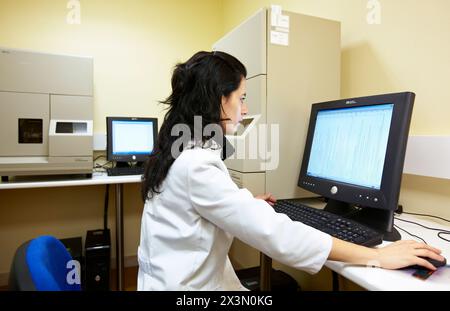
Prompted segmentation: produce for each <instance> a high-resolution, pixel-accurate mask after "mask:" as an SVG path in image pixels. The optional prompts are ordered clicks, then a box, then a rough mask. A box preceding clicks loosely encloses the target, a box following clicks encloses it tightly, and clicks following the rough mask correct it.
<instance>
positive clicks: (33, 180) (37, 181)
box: [0, 172, 141, 190]
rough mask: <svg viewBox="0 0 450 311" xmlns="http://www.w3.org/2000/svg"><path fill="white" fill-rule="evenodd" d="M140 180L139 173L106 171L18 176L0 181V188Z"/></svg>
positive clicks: (132, 181) (104, 183)
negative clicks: (86, 173)
mask: <svg viewBox="0 0 450 311" xmlns="http://www.w3.org/2000/svg"><path fill="white" fill-rule="evenodd" d="M138 182H141V176H140V175H127V176H108V175H106V173H97V172H96V173H93V174H92V178H86V177H82V176H79V175H73V176H72V175H71V176H69V177H68V176H58V175H50V176H39V177H27V178H19V177H17V178H16V179H15V180H13V181H10V182H0V190H6V189H26V188H49V187H69V186H92V185H106V184H126V183H138Z"/></svg>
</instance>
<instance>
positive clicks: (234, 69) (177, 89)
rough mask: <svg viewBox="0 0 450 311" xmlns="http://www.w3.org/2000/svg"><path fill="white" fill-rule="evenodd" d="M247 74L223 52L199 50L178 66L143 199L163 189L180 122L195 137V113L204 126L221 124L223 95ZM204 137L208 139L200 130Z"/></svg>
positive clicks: (243, 68) (233, 58)
mask: <svg viewBox="0 0 450 311" xmlns="http://www.w3.org/2000/svg"><path fill="white" fill-rule="evenodd" d="M246 76H247V71H246V69H245V66H244V65H243V64H242V63H241V62H240V61H239V60H238V59H236V58H235V57H233V56H231V55H229V54H227V53H224V52H217V51H216V52H203V51H202V52H198V53H196V54H195V55H193V56H192V57H191V58H190V59H189V60H188V61H187V62H185V63H179V64H177V65H176V66H175V69H174V71H173V75H172V94H171V95H170V96H169V97H168V98H167V99H166V100H164V101H161V103H163V104H166V105H168V108H167V110H168V111H167V113H166V115H165V117H164V121H163V124H162V125H161V128H160V131H159V134H158V138H157V141H156V144H155V149H154V152H153V154H152V155H151V156H150V157H149V159H148V160H147V164H146V168H145V173H144V177H143V181H142V190H141V194H142V199H143V201H144V202H145V201H146V200H147V198H149V197H150V198H151V197H153V195H154V194H155V193H160V186H161V184H162V183H163V181H164V179H165V178H166V176H167V173H168V172H169V169H170V167H171V166H172V164H173V162H174V161H175V158H174V156H173V154H172V145H173V143H174V142H175V141H176V140H177V139H178V138H179V137H178V136H174V135H172V129H173V128H174V126H176V125H177V124H184V125H186V126H188V127H189V129H190V133H191V135H192V137H191V138H193V133H194V132H195V131H194V117H195V116H201V118H202V129H203V128H204V127H205V126H206V125H208V124H217V125H220V121H221V118H220V116H221V111H222V96H225V97H227V96H229V95H230V94H231V93H232V92H233V91H235V90H237V89H238V88H239V85H240V83H241V81H242V79H243V78H245V77H246ZM201 133H202V134H201V135H202V141H203V142H204V141H205V140H207V139H208V137H205V136H204V134H203V130H202V131H201Z"/></svg>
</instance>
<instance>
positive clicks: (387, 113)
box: [307, 104, 394, 189]
mask: <svg viewBox="0 0 450 311" xmlns="http://www.w3.org/2000/svg"><path fill="white" fill-rule="evenodd" d="M393 109H394V105H393V104H381V105H371V106H362V107H349V108H339V109H329V110H321V111H319V112H318V114H317V118H316V125H315V129H314V136H313V141H312V146H311V152H310V157H309V162H308V169H307V175H308V176H312V177H318V178H324V179H328V180H334V181H339V182H343V183H348V184H352V185H357V186H362V187H368V188H374V189H380V185H381V178H382V175H383V167H384V162H385V157H386V150H387V144H388V139H389V129H390V127H391V120H392V113H393Z"/></svg>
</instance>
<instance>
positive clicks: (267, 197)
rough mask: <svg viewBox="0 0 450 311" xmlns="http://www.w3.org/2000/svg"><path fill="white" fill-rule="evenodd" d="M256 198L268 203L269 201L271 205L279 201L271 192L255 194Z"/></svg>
mask: <svg viewBox="0 0 450 311" xmlns="http://www.w3.org/2000/svg"><path fill="white" fill-rule="evenodd" d="M255 199H260V200H264V201H266V202H267V203H269V204H270V205H271V206H274V205H275V203H276V202H277V199H275V197H274V196H273V195H272V194H271V193H265V194H261V195H257V196H255Z"/></svg>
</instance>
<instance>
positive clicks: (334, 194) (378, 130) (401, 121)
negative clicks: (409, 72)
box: [298, 92, 415, 241]
mask: <svg viewBox="0 0 450 311" xmlns="http://www.w3.org/2000/svg"><path fill="white" fill-rule="evenodd" d="M414 98H415V94H414V93H411V92H405V93H395V94H384V95H376V96H368V97H360V98H351V99H341V100H335V101H329V102H323V103H317V104H313V105H312V109H311V116H310V121H309V128H308V134H307V139H306V145H305V151H304V155H303V161H302V166H301V171H300V177H299V181H298V186H300V187H302V188H304V189H306V190H309V191H311V192H314V193H317V194H320V195H322V196H324V197H325V198H327V199H328V204H327V206H326V208H325V209H326V210H328V211H330V212H333V213H336V214H339V215H342V216H343V217H348V218H351V219H354V220H356V221H359V222H361V223H363V224H366V225H368V226H370V227H372V228H373V229H376V230H378V231H380V232H381V233H383V234H384V239H385V240H388V241H393V240H398V239H399V238H400V234H399V233H398V232H397V230H395V228H394V227H393V221H394V212H395V211H396V210H397V207H398V198H399V192H400V184H401V179H402V173H403V164H404V159H405V152H406V144H407V141H408V133H409V125H410V121H411V116H412V110H413V104H414Z"/></svg>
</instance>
